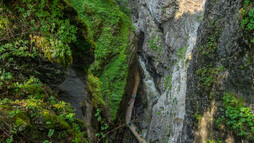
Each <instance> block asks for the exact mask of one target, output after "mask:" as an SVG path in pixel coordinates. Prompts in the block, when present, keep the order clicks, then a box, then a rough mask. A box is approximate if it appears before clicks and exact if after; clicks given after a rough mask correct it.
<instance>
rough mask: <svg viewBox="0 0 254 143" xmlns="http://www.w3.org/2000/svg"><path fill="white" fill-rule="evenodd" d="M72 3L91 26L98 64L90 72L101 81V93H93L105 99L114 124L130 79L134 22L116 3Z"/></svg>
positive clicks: (107, 0) (96, 0)
mask: <svg viewBox="0 0 254 143" xmlns="http://www.w3.org/2000/svg"><path fill="white" fill-rule="evenodd" d="M72 3H73V5H74V7H76V8H77V10H78V12H79V15H80V17H81V18H83V19H84V21H85V22H86V23H87V24H88V30H89V37H90V38H91V39H93V40H94V41H95V42H96V47H95V62H94V63H93V64H92V65H91V67H90V69H89V70H90V71H91V73H92V74H93V76H94V77H98V78H99V80H100V82H101V83H102V85H101V87H100V86H97V87H100V89H99V88H91V89H97V90H96V91H95V90H93V91H92V92H96V93H95V94H93V95H94V97H96V96H100V97H101V96H102V95H103V97H104V100H105V101H107V104H108V105H109V107H110V113H111V117H112V119H113V120H114V119H115V118H116V114H117V110H118V108H119V105H120V102H121V100H122V96H123V94H124V87H125V84H126V79H127V75H128V63H127V59H128V55H129V53H130V51H129V46H130V40H129V36H130V35H131V31H132V29H133V27H132V22H131V20H130V18H129V17H128V16H127V15H126V14H124V13H123V12H122V11H121V10H120V9H119V7H118V6H117V4H116V2H115V0H104V1H102V0H83V1H80V0H73V2H72ZM88 84H89V83H88ZM97 85H99V83H98V82H97ZM99 90H101V91H99ZM96 98H97V97H96ZM97 99H102V98H99V97H98V98H97Z"/></svg>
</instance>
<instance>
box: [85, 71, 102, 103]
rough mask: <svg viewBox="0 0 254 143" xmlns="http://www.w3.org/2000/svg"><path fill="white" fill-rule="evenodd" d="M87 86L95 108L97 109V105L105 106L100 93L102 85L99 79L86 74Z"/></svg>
mask: <svg viewBox="0 0 254 143" xmlns="http://www.w3.org/2000/svg"><path fill="white" fill-rule="evenodd" d="M87 84H88V88H89V91H90V92H91V94H92V97H93V99H92V101H93V105H95V106H96V107H98V105H105V102H104V101H103V97H102V93H101V91H102V89H101V88H102V83H101V81H100V80H99V78H97V77H95V76H94V75H93V74H92V73H91V72H88V77H87Z"/></svg>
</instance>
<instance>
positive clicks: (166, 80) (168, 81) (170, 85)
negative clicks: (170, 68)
mask: <svg viewBox="0 0 254 143" xmlns="http://www.w3.org/2000/svg"><path fill="white" fill-rule="evenodd" d="M171 81H172V76H171V75H169V76H167V77H166V79H165V88H169V90H171V88H172V84H171Z"/></svg>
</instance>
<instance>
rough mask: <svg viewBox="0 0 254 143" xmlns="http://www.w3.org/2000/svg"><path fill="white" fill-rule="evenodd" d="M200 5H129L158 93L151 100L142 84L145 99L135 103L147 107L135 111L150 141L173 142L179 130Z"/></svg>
mask: <svg viewBox="0 0 254 143" xmlns="http://www.w3.org/2000/svg"><path fill="white" fill-rule="evenodd" d="M203 3H204V2H203V1H202V0H197V1H184V0H178V1H175V0H147V1H144V0H143V1H135V0H134V1H131V2H130V6H131V9H132V13H133V15H132V20H133V23H134V25H135V27H136V34H137V35H138V37H139V54H140V55H141V56H142V59H144V62H145V63H146V68H147V70H148V71H149V72H150V74H151V75H152V76H153V79H154V82H155V86H156V88H157V90H158V91H157V92H155V93H159V94H156V95H153V96H157V98H150V97H152V96H151V95H150V94H151V92H149V87H147V85H146V84H143V89H144V93H143V96H145V97H146V99H145V100H137V101H140V102H141V103H138V104H145V105H146V108H144V110H143V111H144V113H142V111H136V112H137V113H138V117H139V120H140V122H142V123H141V124H139V125H140V128H141V129H142V131H143V134H144V136H146V137H147V140H148V141H149V142H176V140H177V138H178V137H179V136H180V133H181V131H182V127H183V121H184V115H185V95H186V87H187V83H186V82H187V67H188V65H189V60H190V58H191V52H192V49H193V47H194V45H195V42H196V37H197V29H198V26H199V23H200V22H201V20H202V15H203ZM146 76H147V75H145V78H144V80H145V79H146V78H147V77H146ZM143 83H145V81H143ZM151 88H152V87H151ZM155 99H157V100H155ZM154 100H155V101H154ZM142 101H143V103H142ZM144 101H147V102H144ZM138 104H137V105H138ZM150 106H152V108H151V107H150ZM137 109H140V108H139V107H137ZM141 110H142V109H141ZM148 115H150V117H148Z"/></svg>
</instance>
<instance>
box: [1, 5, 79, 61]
mask: <svg viewBox="0 0 254 143" xmlns="http://www.w3.org/2000/svg"><path fill="white" fill-rule="evenodd" d="M7 5H8V6H12V5H11V2H10V3H7ZM59 5H60V1H59V0H54V1H48V0H43V1H40V0H34V1H32V0H23V1H20V2H18V3H17V4H16V5H15V8H14V9H11V10H12V11H13V13H11V12H10V11H9V10H4V12H3V14H2V15H1V17H0V21H1V22H0V30H1V32H2V33H4V34H5V36H4V37H3V39H5V41H8V43H7V44H3V45H2V46H1V47H0V53H1V57H0V59H1V60H5V59H6V58H14V57H32V58H35V57H36V56H41V57H46V58H48V59H49V60H50V61H51V62H53V61H56V62H58V63H61V64H62V65H64V66H65V65H66V63H69V62H70V63H71V62H72V56H71V55H72V52H71V49H70V46H69V44H71V43H72V42H75V41H76V35H75V34H76V33H77V28H76V27H75V26H73V25H71V24H70V21H69V19H63V18H62V17H63V12H62V11H61V9H60V8H59ZM14 14H15V15H14ZM3 15H8V17H7V18H8V19H12V17H16V18H15V21H14V20H12V22H9V21H8V20H7V22H2V21H3V20H4V19H7V18H6V17H5V18H3ZM7 23H9V24H7ZM13 31H14V32H15V34H16V35H18V36H16V35H14V33H13ZM10 35H11V36H10ZM13 51H14V52H13ZM41 53H44V54H41Z"/></svg>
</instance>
